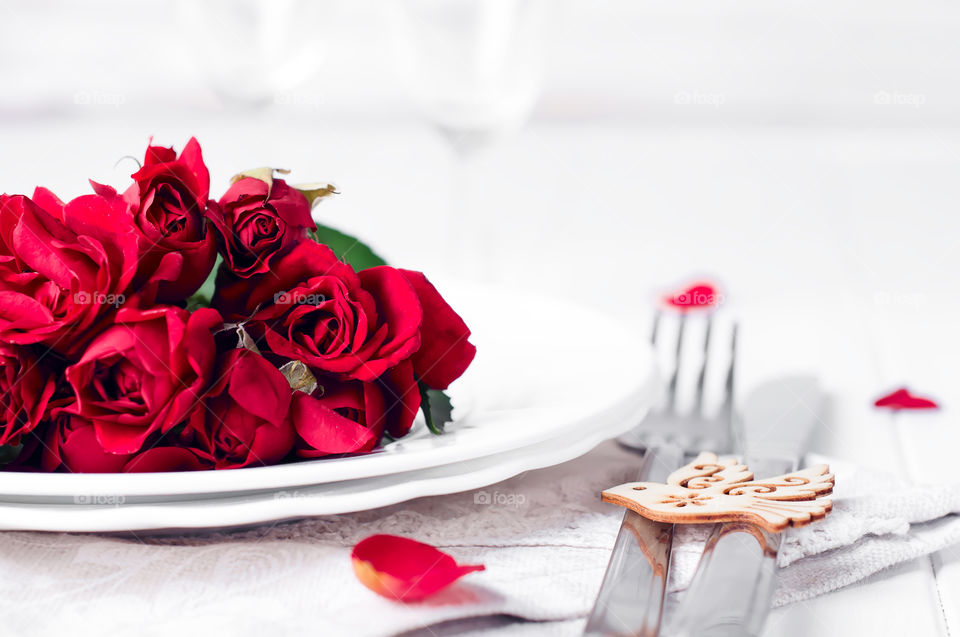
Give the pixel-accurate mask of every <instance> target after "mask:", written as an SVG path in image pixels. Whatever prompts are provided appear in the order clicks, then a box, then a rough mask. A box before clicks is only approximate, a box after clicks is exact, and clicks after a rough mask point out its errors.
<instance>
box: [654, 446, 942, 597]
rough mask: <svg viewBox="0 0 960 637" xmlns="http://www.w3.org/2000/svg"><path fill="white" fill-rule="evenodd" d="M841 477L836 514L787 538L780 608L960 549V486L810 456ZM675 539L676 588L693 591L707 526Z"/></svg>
mask: <svg viewBox="0 0 960 637" xmlns="http://www.w3.org/2000/svg"><path fill="white" fill-rule="evenodd" d="M820 463H824V464H829V465H830V469H831V471H832V472H833V473H834V475H836V476H837V485H836V488H835V489H834V492H833V495H832V496H831V498H832V499H833V511H832V512H831V513H830V514H829V515H828V516H827V517H826V519H824V520H823V521H821V522H819V523H816V524H811V525H810V526H806V527H803V528H800V529H791V530H789V531H788V532H787V535H786V536H785V538H784V541H783V543H782V545H781V547H780V561H779V563H780V566H781V569H780V574H779V585H778V589H777V592H776V595H775V597H774V605H775V606H783V605H784V604H789V603H791V602H796V601H800V600H803V599H809V598H811V597H816V596H817V595H822V594H824V593H828V592H830V591H833V590H836V589H838V588H842V587H844V586H847V585H848V584H852V583H854V582H858V581H860V580H862V579H865V578H867V577H869V576H870V575H873V574H874V573H877V572H879V571H881V570H883V569H885V568H888V567H890V566H893V565H895V564H899V563H901V562H906V561H908V560H911V559H914V558H916V557H920V556H922V555H927V554H929V553H935V552H936V551H939V550H940V549H942V548H944V547H947V546H950V545H952V544H956V543H960V515H957V514H958V513H960V485H957V484H949V485H933V486H909V485H905V484H903V483H902V482H900V481H898V480H896V479H894V478H893V477H891V476H890V475H888V474H882V473H877V472H873V471H867V470H863V469H859V468H857V467H856V466H854V465H849V464H846V463H843V462H838V461H836V460H832V459H830V458H824V457H822V456H816V455H813V454H811V455H810V456H809V457H808V458H807V463H806V464H807V465H811V464H820ZM681 528H682V530H681V532H679V533H678V534H677V536H676V540H675V544H674V552H673V562H672V564H671V567H672V568H671V581H670V588H671V590H673V591H679V590H684V589H685V588H686V587H687V586H688V585H689V583H690V580H691V578H692V577H693V573H694V571H695V569H696V566H697V561H698V560H699V557H700V551H701V550H702V548H703V544H704V542H705V541H706V539H707V533H706V528H705V527H702V526H689V527H681Z"/></svg>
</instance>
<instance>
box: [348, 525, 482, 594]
mask: <svg viewBox="0 0 960 637" xmlns="http://www.w3.org/2000/svg"><path fill="white" fill-rule="evenodd" d="M350 557H351V559H352V560H353V572H354V573H356V574H357V579H359V580H360V582H361V583H362V584H363V585H364V586H366V587H367V588H369V589H370V590H372V591H373V592H374V593H377V594H378V595H382V596H383V597H386V598H387V599H393V600H397V601H401V602H414V601H418V600H421V599H423V598H425V597H428V596H430V595H433V594H434V593H436V592H437V591H439V590H441V589H443V588H446V587H447V586H449V585H450V584H452V583H454V582H455V581H457V580H458V579H460V578H461V577H463V576H464V575H466V574H467V573H472V572H474V571H482V570H484V566H483V564H477V565H459V564H457V563H456V561H455V560H454V559H453V558H452V557H450V556H449V555H447V554H446V553H444V552H443V551H440V550H438V549H435V548H433V547H432V546H430V545H429V544H424V543H423V542H417V541H416V540H411V539H409V538H405V537H399V536H397V535H371V536H370V537H368V538H367V539H365V540H362V541H360V542H359V543H357V545H356V546H354V547H353V553H352V554H351V556H350Z"/></svg>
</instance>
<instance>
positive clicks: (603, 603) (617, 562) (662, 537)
mask: <svg viewBox="0 0 960 637" xmlns="http://www.w3.org/2000/svg"><path fill="white" fill-rule="evenodd" d="M681 464H683V450H682V449H681V448H680V447H679V446H677V445H675V444H668V445H662V446H656V447H651V448H650V449H648V450H647V452H646V453H645V454H644V459H643V466H642V467H641V469H640V474H639V476H638V478H637V479H638V481H640V482H647V481H654V482H656V481H659V482H663V481H665V480H666V477H667V475H669V474H670V472H671V471H673V470H674V469H676V468H677V467H679V466H680V465H681ZM672 545H673V525H672V524H662V523H660V522H653V521H652V520H647V519H645V518H643V517H641V516H639V515H637V514H636V513H634V512H633V511H629V510H628V511H626V512H625V513H624V517H623V523H622V524H621V525H620V533H619V534H618V535H617V541H616V544H615V545H614V548H613V552H612V553H611V554H610V563H609V564H608V565H607V571H606V573H605V574H604V576H603V583H602V584H601V586H600V592H599V594H598V595H597V601H596V603H595V604H594V607H593V610H592V611H591V613H590V617H589V618H588V619H587V624H586V627H585V629H584V635H586V636H589V637H599V636H601V635H625V634H627V635H656V634H657V632H658V631H659V629H660V620H661V618H662V617H663V602H664V597H665V595H666V588H667V571H668V570H669V568H670V548H671V547H672Z"/></svg>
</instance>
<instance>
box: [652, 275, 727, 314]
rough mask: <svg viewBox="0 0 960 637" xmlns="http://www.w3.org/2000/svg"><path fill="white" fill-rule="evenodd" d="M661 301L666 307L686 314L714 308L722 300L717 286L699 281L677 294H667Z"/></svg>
mask: <svg viewBox="0 0 960 637" xmlns="http://www.w3.org/2000/svg"><path fill="white" fill-rule="evenodd" d="M663 300H664V303H665V304H666V305H667V306H668V307H671V308H674V309H676V310H680V311H681V312H687V311H689V310H699V309H703V308H712V307H716V306H717V305H719V304H720V302H721V301H722V300H723V296H722V295H721V294H720V290H719V289H717V286H715V285H713V284H712V283H707V282H703V281H701V282H698V283H693V284H691V285H690V286H688V287H686V288H684V289H683V290H681V291H679V292H673V293H671V294H667V295H666V296H665V297H664V299H663Z"/></svg>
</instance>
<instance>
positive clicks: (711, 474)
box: [601, 451, 833, 533]
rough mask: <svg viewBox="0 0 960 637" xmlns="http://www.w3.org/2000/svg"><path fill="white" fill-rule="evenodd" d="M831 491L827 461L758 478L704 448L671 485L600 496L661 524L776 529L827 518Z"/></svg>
mask: <svg viewBox="0 0 960 637" xmlns="http://www.w3.org/2000/svg"><path fill="white" fill-rule="evenodd" d="M832 492H833V474H831V473H830V468H829V467H828V466H827V465H825V464H822V465H816V466H813V467H809V468H807V469H803V470H800V471H795V472H793V473H788V474H785V475H782V476H776V477H773V478H767V479H765V480H754V479H753V473H752V472H751V471H750V469H749V468H748V467H747V466H746V465H742V464H739V463H738V462H737V460H736V459H735V458H718V457H717V455H716V454H714V453H710V452H709V451H704V452H702V453H701V454H700V455H699V456H697V458H696V459H695V460H694V461H693V462H691V463H690V464H688V465H685V466H683V467H680V468H679V469H677V470H676V471H674V472H673V473H671V474H670V475H669V476H668V477H667V483H666V484H659V483H655V482H628V483H626V484H621V485H620V486H617V487H613V488H612V489H607V490H606V491H604V492H603V493H602V494H601V497H602V498H603V501H604V502H610V503H611V504H617V505H620V506H623V507H627V508H628V509H631V510H632V511H636V512H637V513H638V514H640V515H642V516H643V517H645V518H648V519H650V520H655V521H657V522H669V523H672V524H702V523H707V522H748V523H751V524H756V525H757V526H760V527H762V528H763V529H765V530H767V531H770V532H772V533H777V532H780V531H782V530H783V529H785V528H786V527H788V526H804V525H806V524H809V523H810V522H813V521H814V520H819V519H821V518H823V517H824V516H825V515H826V514H827V513H828V512H829V511H830V509H831V508H832V506H833V504H832V503H831V502H830V500H828V499H827V498H824V497H821V496H825V495H829V494H830V493H832Z"/></svg>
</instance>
